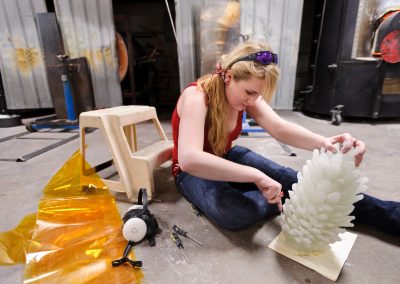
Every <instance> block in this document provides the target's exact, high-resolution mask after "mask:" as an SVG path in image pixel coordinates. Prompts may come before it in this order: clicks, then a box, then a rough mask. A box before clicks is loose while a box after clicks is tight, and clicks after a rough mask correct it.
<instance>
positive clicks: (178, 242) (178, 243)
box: [171, 232, 190, 263]
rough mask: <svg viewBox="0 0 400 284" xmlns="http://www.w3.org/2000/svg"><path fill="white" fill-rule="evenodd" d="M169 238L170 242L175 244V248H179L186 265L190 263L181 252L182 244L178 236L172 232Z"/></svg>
mask: <svg viewBox="0 0 400 284" xmlns="http://www.w3.org/2000/svg"><path fill="white" fill-rule="evenodd" d="M171 238H172V241H173V242H174V243H175V244H176V246H177V247H178V248H180V250H181V252H182V254H183V256H184V257H185V258H186V261H187V262H188V263H190V261H189V258H188V257H187V256H186V254H185V252H184V251H183V244H182V241H181V239H180V238H179V236H178V234H177V233H175V232H172V233H171Z"/></svg>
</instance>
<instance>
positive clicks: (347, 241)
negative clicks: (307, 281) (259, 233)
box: [268, 232, 357, 281]
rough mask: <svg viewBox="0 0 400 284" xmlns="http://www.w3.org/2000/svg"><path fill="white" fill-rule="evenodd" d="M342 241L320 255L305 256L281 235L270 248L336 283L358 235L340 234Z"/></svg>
mask: <svg viewBox="0 0 400 284" xmlns="http://www.w3.org/2000/svg"><path fill="white" fill-rule="evenodd" d="M339 237H340V238H341V241H338V242H336V243H334V244H331V245H330V247H331V249H330V250H327V251H325V252H323V253H320V254H318V255H304V254H301V253H299V252H297V251H296V250H294V249H292V248H291V247H289V246H288V245H287V244H286V243H285V239H284V238H283V236H282V233H280V234H279V235H278V236H277V237H276V238H275V239H274V240H273V241H272V242H271V243H270V244H269V246H268V247H269V248H270V249H272V250H274V251H276V252H278V253H280V254H282V255H284V256H286V257H288V258H291V259H293V260H294V261H297V262H298V263H300V264H302V265H304V266H307V267H308V268H311V269H312V270H315V271H316V272H318V273H320V274H322V275H323V276H325V277H326V278H328V279H330V280H332V281H336V280H337V278H338V277H339V273H340V271H341V270H342V267H343V265H344V263H345V261H346V259H347V257H348V256H349V254H350V251H351V249H352V248H353V245H354V242H355V241H356V238H357V234H353V233H349V232H345V233H343V234H340V235H339Z"/></svg>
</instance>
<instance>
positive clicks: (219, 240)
mask: <svg viewBox="0 0 400 284" xmlns="http://www.w3.org/2000/svg"><path fill="white" fill-rule="evenodd" d="M279 113H280V114H281V115H282V116H283V117H284V118H286V119H288V120H291V121H294V122H296V123H299V124H301V125H303V126H305V127H307V128H309V129H311V130H313V131H316V132H318V133H320V134H323V135H327V136H330V135H334V134H338V133H342V132H350V133H352V134H353V135H354V136H355V137H357V138H358V139H362V140H364V141H365V142H366V143H367V146H368V152H367V155H366V156H365V160H364V162H363V164H362V166H361V168H360V169H361V171H362V174H363V175H365V176H367V177H368V178H369V187H368V191H367V192H368V193H369V194H372V195H374V196H377V197H379V198H382V199H390V200H396V201H400V192H399V184H400V171H399V161H400V158H399V157H400V150H399V146H398V145H399V141H400V123H399V122H396V123H374V124H371V122H370V123H347V122H344V123H342V124H341V125H340V126H333V125H331V124H330V123H329V121H326V120H320V119H314V118H311V117H307V116H305V115H303V114H301V113H298V112H291V111H280V112H279ZM163 127H164V129H165V130H166V132H167V135H168V136H169V137H171V127H170V123H169V119H168V118H166V119H165V120H163ZM24 131H25V128H24V127H23V126H19V127H12V128H2V129H0V139H1V138H4V137H8V136H10V135H14V134H18V133H22V132H24ZM71 135H73V134H71V133H54V131H48V132H45V133H32V134H29V135H26V136H23V138H25V139H12V140H8V141H3V142H1V143H0V160H2V161H0V188H1V189H0V196H1V199H0V216H1V217H0V218H1V219H0V220H1V222H0V231H7V230H10V229H12V228H14V227H15V226H16V225H17V224H18V223H19V221H20V220H21V219H22V218H23V217H24V216H25V215H27V214H30V213H34V212H36V211H37V206H38V201H39V199H40V198H41V197H42V189H43V188H44V186H45V185H46V184H47V182H48V181H49V180H50V178H51V177H52V176H53V175H54V174H55V173H56V172H57V170H58V169H59V168H60V167H61V166H62V165H63V164H64V162H65V161H66V160H67V159H68V158H69V157H70V156H71V155H72V154H73V153H74V152H75V151H76V150H77V149H78V148H79V140H78V139H75V140H73V141H71V142H69V143H67V144H64V145H62V146H59V147H57V148H55V149H53V150H51V151H47V152H45V153H43V154H41V155H39V156H37V157H34V158H32V159H30V160H28V161H26V162H15V161H4V160H6V159H9V160H15V159H16V158H18V157H19V156H22V155H25V154H27V153H30V152H32V151H33V150H35V149H40V148H41V147H43V146H44V145H47V144H49V143H54V142H56V141H57V140H52V139H55V138H58V139H60V138H67V137H70V136H71ZM138 137H139V145H145V144H147V143H150V142H151V141H153V140H155V137H157V134H156V132H155V131H153V129H152V128H151V125H149V124H143V127H142V126H140V127H139V128H138ZM26 138H29V139H26ZM30 138H34V139H30ZM37 138H42V139H37ZM88 139H89V143H90V142H92V143H95V144H96V146H95V147H94V148H93V152H92V154H91V155H92V158H90V159H93V162H95V160H96V159H103V158H104V157H105V156H107V155H108V154H103V153H106V152H107V151H103V150H101V149H102V148H103V147H105V146H104V145H102V142H101V141H102V139H101V134H100V132H99V131H95V132H93V133H91V134H89V136H88ZM0 141H1V140H0ZM237 144H239V145H244V146H247V147H249V148H251V149H253V150H255V151H257V152H259V153H261V154H264V155H266V156H268V157H269V158H271V159H272V160H274V161H276V162H278V163H281V164H284V165H287V166H291V167H293V168H294V169H296V170H300V169H301V167H302V166H303V164H304V163H305V161H306V160H307V159H309V158H310V157H311V153H310V152H307V151H303V150H298V149H292V150H294V151H295V153H296V154H297V157H290V156H289V155H288V154H287V153H285V152H284V151H283V150H282V148H281V147H280V146H279V144H278V143H277V142H276V141H275V140H273V139H272V138H270V137H267V136H266V135H264V134H262V135H261V136H257V137H251V138H248V137H242V138H239V139H238V140H237ZM103 156H104V157H103ZM91 162H92V161H91V160H89V163H91ZM155 183H156V190H157V196H156V200H155V201H153V202H152V203H151V205H150V210H151V212H152V213H153V214H154V215H155V216H156V217H157V220H158V222H159V225H160V227H161V230H162V232H161V233H160V234H158V235H157V237H156V242H157V245H156V247H149V245H148V242H147V241H144V242H142V243H140V244H138V245H137V246H136V247H135V254H136V256H137V258H138V259H140V260H142V261H143V264H144V267H143V272H144V275H145V279H146V282H148V283H331V281H330V280H328V279H326V278H325V277H323V276H321V275H320V274H318V273H316V272H314V271H312V270H310V269H308V268H306V267H304V266H302V265H300V264H298V263H296V262H294V261H292V260H290V259H288V258H286V257H284V256H282V255H279V254H277V253H275V252H274V251H272V250H270V249H269V248H268V244H269V243H270V242H271V241H272V240H273V239H274V238H275V237H276V236H277V235H278V233H279V232H280V226H279V217H276V218H273V219H271V220H266V221H265V222H261V223H259V224H257V225H255V226H253V227H252V228H249V229H247V230H243V231H240V232H230V231H226V230H222V229H220V228H217V227H216V226H215V225H214V224H212V223H211V222H209V221H208V220H207V221H206V223H207V226H205V225H204V224H203V223H202V222H201V220H200V219H199V218H198V217H196V216H195V215H194V214H193V212H192V211H191V209H190V207H189V204H188V203H187V202H186V201H185V200H184V199H183V198H182V197H181V196H180V195H179V194H178V193H177V192H176V189H175V185H174V183H173V179H172V178H171V177H170V175H169V168H168V166H165V167H162V168H161V169H159V170H157V171H156V174H155ZM116 197H117V203H118V207H119V210H120V212H121V215H123V213H124V212H125V211H126V210H127V208H128V207H129V206H130V205H131V204H130V203H129V202H128V201H127V200H126V198H125V196H123V195H122V194H118V195H116ZM173 224H177V225H180V226H181V227H183V228H184V229H186V230H187V231H188V232H189V233H191V235H192V236H194V237H195V238H197V239H199V240H201V241H202V242H204V243H205V246H204V247H200V246H199V245H197V244H196V243H194V242H191V241H190V240H189V239H183V241H184V245H185V252H186V254H187V255H188V257H189V258H190V260H191V263H190V264H188V263H186V262H185V260H184V258H183V256H182V254H181V252H180V251H179V250H178V249H177V248H176V247H175V245H174V244H173V243H172V242H171V240H170V237H169V233H170V232H171V227H172V225H173ZM350 231H352V232H355V233H357V234H358V238H357V240H356V242H355V245H354V247H353V249H352V251H351V252H350V255H349V257H348V259H347V261H346V263H345V265H344V267H343V270H342V272H341V274H340V276H339V278H338V280H337V282H338V283H399V281H400V258H399V255H400V239H399V238H395V237H392V236H389V235H386V234H383V233H380V232H376V231H374V230H372V229H370V228H367V227H359V228H356V229H351V230H350ZM23 271H24V266H23V265H15V266H7V267H4V266H3V267H0V283H6V284H9V283H10V284H12V283H21V282H22V278H23Z"/></svg>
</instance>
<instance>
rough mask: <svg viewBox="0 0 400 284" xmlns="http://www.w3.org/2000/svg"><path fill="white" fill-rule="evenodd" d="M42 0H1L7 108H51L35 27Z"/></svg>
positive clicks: (0, 56) (0, 62) (0, 52)
mask: <svg viewBox="0 0 400 284" xmlns="http://www.w3.org/2000/svg"><path fill="white" fill-rule="evenodd" d="M43 12H47V8H46V5H45V2H44V0H0V71H1V76H2V81H3V86H4V91H5V97H6V102H7V108H8V109H9V110H24V109H38V108H51V107H53V104H52V101H51V97H50V91H49V87H48V82H47V76H46V68H45V64H44V61H43V54H42V50H41V47H40V40H39V36H38V32H37V29H36V26H35V18H34V17H35V15H36V13H43Z"/></svg>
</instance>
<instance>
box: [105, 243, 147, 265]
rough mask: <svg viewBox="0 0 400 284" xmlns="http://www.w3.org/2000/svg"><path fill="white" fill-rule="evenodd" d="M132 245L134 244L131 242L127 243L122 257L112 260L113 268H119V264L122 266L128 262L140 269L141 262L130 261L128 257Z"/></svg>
mask: <svg viewBox="0 0 400 284" xmlns="http://www.w3.org/2000/svg"><path fill="white" fill-rule="evenodd" d="M134 244H135V243H134V242H133V241H129V242H128V244H127V245H126V247H125V250H124V255H123V256H122V258H120V259H118V260H113V261H112V262H111V264H112V266H114V267H115V266H119V265H121V264H124V263H125V262H128V263H129V264H130V265H132V266H133V267H142V262H141V261H136V260H131V259H129V257H128V254H129V251H130V250H131V248H132V247H133V245H134Z"/></svg>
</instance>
